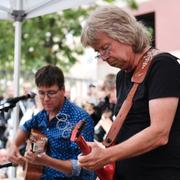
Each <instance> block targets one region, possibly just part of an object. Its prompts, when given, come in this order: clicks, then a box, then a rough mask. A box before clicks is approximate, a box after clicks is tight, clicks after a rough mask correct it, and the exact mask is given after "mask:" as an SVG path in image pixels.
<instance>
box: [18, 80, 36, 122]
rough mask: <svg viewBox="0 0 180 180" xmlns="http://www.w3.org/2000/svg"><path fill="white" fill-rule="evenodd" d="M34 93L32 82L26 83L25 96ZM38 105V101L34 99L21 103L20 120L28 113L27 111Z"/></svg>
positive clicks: (24, 85) (24, 84)
mask: <svg viewBox="0 0 180 180" xmlns="http://www.w3.org/2000/svg"><path fill="white" fill-rule="evenodd" d="M31 92H32V85H31V83H30V82H28V81H25V82H24V83H23V95H27V94H29V93H31ZM35 104H36V101H35V99H34V98H28V99H25V100H21V101H19V107H20V114H19V118H20V119H21V118H22V117H23V115H24V114H25V113H26V111H27V110H28V109H30V108H32V107H34V106H35Z"/></svg>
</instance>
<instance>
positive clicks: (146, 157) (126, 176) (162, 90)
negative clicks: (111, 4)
mask: <svg viewBox="0 0 180 180" xmlns="http://www.w3.org/2000/svg"><path fill="white" fill-rule="evenodd" d="M132 74H133V73H132V72H124V71H120V72H119V73H118V74H117V82H116V83H117V86H116V88H117V99H118V101H117V102H118V103H117V105H116V107H115V113H116V114H117V113H118V111H119V109H120V107H121V105H122V103H123V101H124V99H125V98H126V96H127V94H128V92H129V90H130V88H131V87H132V82H131V77H132ZM161 97H180V65H179V63H178V61H177V58H176V57H174V56H172V55H170V54H168V53H161V54H158V55H156V56H155V57H154V60H153V62H152V64H151V66H150V68H149V70H148V73H147V76H146V78H145V80H144V82H143V83H142V84H141V85H140V86H139V88H138V90H137V92H136V95H135V96H134V99H133V105H132V108H131V110H130V112H129V114H128V116H127V118H126V120H125V121H124V124H123V126H122V128H121V131H120V133H119V135H118V137H117V143H120V142H122V141H124V140H126V139H128V138H129V137H131V136H133V135H134V134H136V133H138V132H139V131H141V130H143V129H144V128H146V127H148V126H149V125H150V117H149V109H148V101H149V100H151V99H156V98H161ZM157 108H158V107H157ZM162 121H163V119H162ZM116 176H117V180H118V179H119V180H180V103H179V104H178V108H177V112H176V115H175V118H174V122H173V125H172V128H171V132H170V137H169V142H168V144H167V145H165V146H161V147H159V148H157V149H155V150H152V151H150V152H147V153H145V154H143V155H140V156H137V157H134V158H129V159H126V160H122V161H118V162H117V163H116Z"/></svg>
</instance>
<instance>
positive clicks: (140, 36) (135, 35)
mask: <svg viewBox="0 0 180 180" xmlns="http://www.w3.org/2000/svg"><path fill="white" fill-rule="evenodd" d="M99 32H104V33H107V35H108V36H109V37H110V38H112V39H114V40H117V41H119V42H121V43H124V44H128V45H131V46H132V48H133V51H134V52H135V53H139V52H142V51H143V50H144V49H145V48H146V47H147V46H149V45H150V44H151V36H150V33H149V32H148V31H147V29H146V28H145V26H144V25H143V24H142V23H140V22H138V21H137V20H136V19H135V17H134V16H132V15H130V14H128V13H127V12H125V11H124V10H122V9H121V8H119V7H116V6H111V5H110V6H103V7H100V8H98V9H96V11H95V12H93V13H92V14H91V15H90V16H89V18H88V20H87V22H86V24H85V26H84V28H83V30H82V34H81V42H82V44H83V46H85V47H86V46H92V45H93V44H94V43H95V42H96V38H97V33H99Z"/></svg>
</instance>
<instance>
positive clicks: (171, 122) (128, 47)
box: [79, 6, 180, 180]
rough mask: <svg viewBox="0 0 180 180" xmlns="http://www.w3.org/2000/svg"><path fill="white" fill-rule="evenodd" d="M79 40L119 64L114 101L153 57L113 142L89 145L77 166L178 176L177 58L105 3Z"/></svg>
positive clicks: (134, 178) (142, 178)
mask: <svg viewBox="0 0 180 180" xmlns="http://www.w3.org/2000/svg"><path fill="white" fill-rule="evenodd" d="M81 41H82V44H83V45H84V46H90V47H92V48H93V49H94V50H95V51H96V52H97V53H98V56H97V57H98V58H101V59H102V60H103V61H105V62H107V63H108V64H109V65H111V66H114V67H117V68H120V69H121V70H120V71H119V72H118V74H117V80H116V88H117V103H116V107H115V113H116V114H117V113H118V111H119V109H120V108H121V106H122V103H123V102H124V100H125V98H126V96H127V94H128V92H129V90H130V89H131V87H132V85H133V82H131V77H132V75H133V72H134V70H135V69H136V67H137V66H138V64H139V63H140V62H141V61H143V60H145V59H149V58H151V57H152V62H151V65H150V68H149V70H148V73H147V75H146V77H145V80H144V81H143V83H142V84H140V86H139V87H138V89H137V92H136V94H135V96H134V98H133V104H132V107H131V109H130V111H129V113H128V115H127V117H126V119H125V121H124V123H123V124H122V127H121V129H120V132H119V134H118V136H117V139H116V143H117V144H116V145H114V146H111V147H109V148H104V147H102V145H99V144H98V143H96V142H94V143H89V144H88V145H89V146H91V149H92V151H91V153H90V154H88V155H85V156H83V155H81V156H79V165H80V166H81V167H84V168H87V169H91V170H95V169H99V168H102V167H103V166H104V165H105V164H108V163H110V162H116V170H115V179H119V180H152V179H157V180H174V179H176V180H178V179H180V140H179V137H180V103H179V97H180V65H179V63H178V61H177V59H178V58H177V57H175V56H173V55H171V54H169V53H167V52H160V51H159V50H157V49H154V48H153V47H151V37H150V34H149V32H148V31H147V29H146V28H145V27H144V26H143V24H142V23H140V22H138V21H137V20H136V19H135V17H134V16H132V15H130V14H128V13H127V12H126V11H124V10H122V9H121V8H119V7H116V6H103V7H100V8H98V9H97V10H96V11H95V12H93V13H92V15H90V17H89V18H88V20H87V23H86V25H85V26H84V28H83V31H82V36H81Z"/></svg>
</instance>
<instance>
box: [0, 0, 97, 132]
mask: <svg viewBox="0 0 180 180" xmlns="http://www.w3.org/2000/svg"><path fill="white" fill-rule="evenodd" d="M93 1H94V0H0V20H10V21H12V22H13V23H14V27H15V40H14V90H15V95H16V96H19V76H20V59H21V34H22V32H21V30H22V22H23V21H24V20H26V19H30V18H34V17H37V16H42V15H46V14H50V13H54V12H57V11H60V10H63V9H68V8H74V7H77V6H79V5H83V4H89V3H93ZM18 112H19V110H18V107H17V106H16V108H15V109H14V114H15V116H14V118H15V119H14V120H13V122H14V128H15V129H14V133H15V132H16V128H17V123H18V118H19V117H18Z"/></svg>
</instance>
